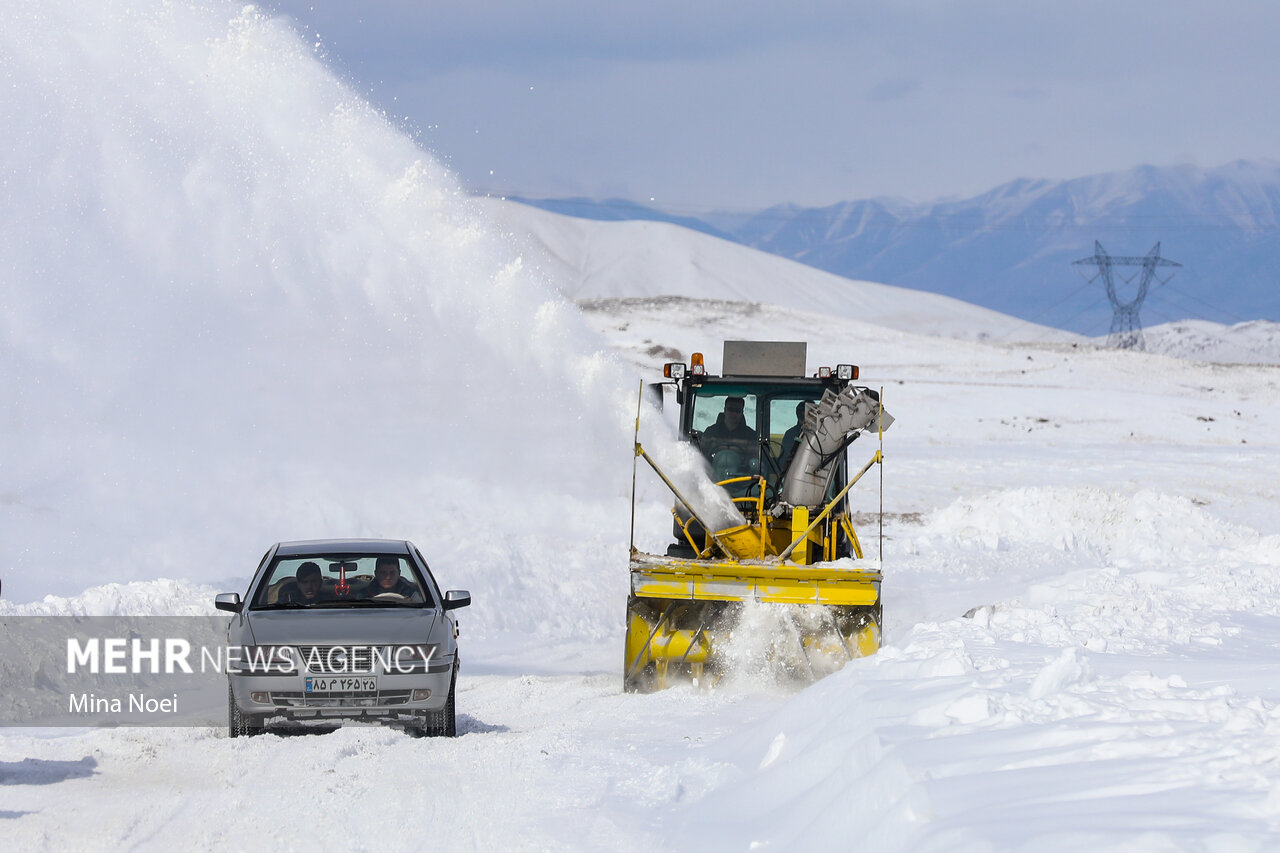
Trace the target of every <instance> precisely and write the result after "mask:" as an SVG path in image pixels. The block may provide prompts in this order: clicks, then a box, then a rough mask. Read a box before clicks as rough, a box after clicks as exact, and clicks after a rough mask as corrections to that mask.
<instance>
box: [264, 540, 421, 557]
mask: <svg viewBox="0 0 1280 853" xmlns="http://www.w3.org/2000/svg"><path fill="white" fill-rule="evenodd" d="M411 548H412V546H411V545H410V544H409V543H408V542H406V541H405V540H403V539H302V540H298V541H296V542H281V543H280V544H279V545H278V546H277V547H276V556H279V557H297V556H302V555H310V554H345V553H364V554H408V553H409V552H410V550H411Z"/></svg>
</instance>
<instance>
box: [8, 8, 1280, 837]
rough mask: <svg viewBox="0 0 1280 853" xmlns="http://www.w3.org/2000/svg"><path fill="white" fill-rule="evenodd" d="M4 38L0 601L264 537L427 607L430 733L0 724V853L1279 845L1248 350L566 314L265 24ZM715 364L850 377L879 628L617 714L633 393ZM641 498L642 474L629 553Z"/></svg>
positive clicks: (167, 575) (148, 580) (657, 306)
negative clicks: (872, 399) (403, 547)
mask: <svg viewBox="0 0 1280 853" xmlns="http://www.w3.org/2000/svg"><path fill="white" fill-rule="evenodd" d="M7 18H8V20H7V22H6V26H5V27H3V28H0V69H2V70H3V71H4V74H5V77H6V79H7V80H8V81H10V83H11V85H10V86H7V87H6V88H5V90H4V94H3V95H2V96H0V113H3V115H4V119H5V127H6V128H7V130H8V132H7V133H6V136H5V139H4V141H3V143H0V152H3V155H2V156H3V161H2V162H0V165H2V167H3V170H4V171H3V176H4V179H5V182H6V193H5V194H3V195H0V210H3V211H4V214H3V215H4V221H5V228H4V229H0V251H3V254H4V257H5V259H6V261H7V263H6V264H5V266H4V267H3V269H0V277H2V278H3V280H4V285H5V292H6V300H5V305H4V311H3V314H2V315H0V318H2V319H0V358H2V359H3V361H0V365H2V367H0V383H2V387H3V389H4V391H5V393H6V396H7V397H8V399H9V400H10V401H12V402H11V406H10V407H9V408H8V409H7V411H6V416H5V419H4V420H3V422H0V431H3V445H2V449H0V453H3V470H4V474H5V477H4V484H3V486H0V489H3V491H2V492H0V497H2V498H3V499H2V500H0V528H2V529H0V534H2V536H3V541H4V542H5V550H4V562H3V564H2V565H0V571H3V580H4V594H5V599H4V600H2V601H0V618H3V619H8V618H11V617H17V616H22V615H58V614H62V615H67V616H84V615H89V614H125V615H131V616H132V615H137V614H143V613H148V612H150V613H165V614H199V613H205V614H208V613H212V612H213V610H212V596H213V594H214V593H215V592H219V591H231V590H238V591H242V590H243V585H244V582H245V579H246V577H247V575H248V574H249V573H250V572H251V571H252V568H253V566H254V565H256V563H257V560H258V557H259V555H260V554H261V553H262V550H263V549H265V547H266V546H267V545H268V544H269V543H270V542H272V541H274V540H277V539H285V538H302V537H306V536H352V535H388V536H390V535H397V536H405V537H407V538H411V539H414V540H415V541H416V542H417V543H418V544H419V545H421V546H422V548H423V550H424V552H425V553H426V554H427V556H428V557H429V558H430V559H431V561H432V564H433V568H434V570H435V572H436V574H437V575H438V576H439V577H440V579H441V581H442V582H443V583H445V584H446V585H447V586H450V587H466V588H469V589H471V591H472V592H473V594H474V595H475V603H474V605H473V606H472V607H471V608H469V609H468V610H464V611H462V617H461V618H462V625H463V635H462V638H461V643H462V654H463V660H464V667H463V670H462V674H461V677H460V680H459V685H458V687H459V693H458V708H459V728H460V737H458V738H456V739H453V740H430V739H428V740H416V739H411V738H409V737H407V736H405V735H404V734H402V733H401V732H398V731H394V730H388V729H379V728H369V727H349V728H345V729H343V730H341V731H338V732H336V733H333V734H328V735H322V736H310V737H281V736H278V735H266V736H263V737H258V738H253V739H248V740H244V739H237V740H234V741H233V740H230V739H228V738H227V737H226V736H225V732H224V731H222V730H215V729H204V728H177V727H175V728H151V729H115V730H97V729H77V730H72V729H52V728H50V729H32V728H8V729H3V730H0V791H3V792H4V797H3V800H2V801H0V833H2V834H0V837H3V838H4V839H5V847H6V849H14V850H39V849H48V850H65V849H120V848H134V849H143V850H162V849H172V848H183V849H226V848H231V849H250V848H252V849H260V848H262V847H268V848H272V849H303V848H315V847H318V846H323V847H333V848H347V849H380V850H401V849H404V850H408V849H421V848H422V847H423V846H429V847H432V848H438V849H475V850H491V849H516V850H525V849H527V850H546V849H591V850H596V849H601V850H619V849H621V850H632V849H634V850H646V851H651V850H655V849H657V850H668V849H669V850H702V849H712V850H720V849H725V850H748V849H755V850H779V849H818V848H825V849H865V850H875V851H935V850H936V851H943V850H946V851H951V850H972V851H993V850H994V851H1003V850H1036V851H1041V850H1153V851H1154V850H1159V851H1164V850H1209V851H1219V850H1221V851H1236V850H1247V851H1266V850H1272V849H1276V848H1277V847H1280V664H1277V663H1276V661H1275V654H1274V649H1275V648H1276V646H1277V644H1280V522H1278V521H1277V514H1276V512H1275V509H1274V507H1275V505H1276V501H1277V497H1278V495H1277V491H1278V489H1280V487H1278V486H1277V478H1276V476H1275V471H1276V470H1278V469H1280V445H1278V440H1280V369H1278V368H1275V367H1269V366H1261V365H1225V364H1212V363H1211V364H1202V363H1195V362H1188V361H1185V360H1181V359H1177V358H1173V357H1169V356H1166V355H1159V354H1146V353H1126V352H1110V351H1103V350H1098V349H1095V348H1093V347H1090V346H1088V345H1086V344H1082V343H1079V342H1078V341H1074V340H1071V339H1053V340H1047V339H1046V340H1042V341H1040V342H1038V343H1026V342H1024V343H1008V342H1006V343H1001V344H995V343H990V342H987V343H983V342H980V341H979V340H975V339H976V338H980V337H981V335H980V334H972V335H964V336H962V337H964V338H966V339H958V338H957V337H954V336H952V337H948V336H936V335H925V334H919V333H918V331H919V330H916V331H913V330H912V328H911V324H910V323H909V322H905V321H904V322H901V323H899V322H889V321H887V320H885V317H887V316H889V315H891V314H894V313H895V312H896V313H898V314H900V315H901V316H902V317H903V318H907V320H909V318H910V316H911V314H912V312H913V311H915V310H920V311H921V312H922V314H923V313H925V309H924V308H921V307H920V306H921V305H922V303H920V302H918V301H916V295H915V294H906V293H900V294H899V295H900V297H901V301H900V302H899V303H898V304H897V305H896V306H895V305H894V304H893V303H894V299H893V295H894V291H893V289H890V288H886V289H884V290H882V291H881V290H877V293H878V294H880V296H881V298H883V300H884V305H885V311H884V312H883V313H881V314H875V315H874V316H872V313H873V312H868V313H867V314H866V316H864V317H862V319H857V318H851V317H850V315H849V314H846V313H844V312H840V311H836V310H835V309H834V308H833V307H832V306H831V305H830V304H828V303H813V304H812V305H811V307H818V308H821V309H822V313H806V312H805V310H804V306H803V305H796V304H793V303H791V302H788V301H786V300H778V301H780V302H786V304H785V305H782V306H779V305H774V304H770V303H769V301H768V300H765V299H763V298H762V297H761V296H760V294H759V293H758V292H757V291H755V290H751V291H750V292H744V293H743V294H739V295H737V296H734V295H733V294H731V293H725V292H724V291H722V290H714V289H713V288H711V287H710V285H708V290H707V292H705V293H702V292H700V291H698V290H697V288H698V286H699V284H700V283H701V282H702V281H703V280H704V279H702V278H699V277H698V276H696V275H693V274H692V273H689V274H688V275H689V277H688V278H687V279H685V280H683V283H682V284H681V288H684V290H683V292H680V291H677V292H674V293H652V294H634V293H622V294H604V293H595V294H587V293H578V292H572V282H570V283H568V284H566V283H564V282H561V281H558V280H557V279H556V278H555V276H556V275H558V273H556V272H555V271H554V270H549V269H547V270H542V271H539V270H536V269H533V267H535V266H538V265H540V264H542V263H543V262H542V261H540V260H537V259H534V260H532V261H527V262H522V261H521V260H520V258H519V250H518V249H516V248H513V241H510V240H506V239H503V238H501V237H495V236H493V232H492V231H491V230H490V228H489V226H488V225H487V224H486V219H485V215H486V214H484V213H483V212H480V211H477V210H475V209H473V208H472V207H471V206H470V205H469V204H468V203H467V202H466V201H465V200H463V199H461V197H460V196H459V194H458V193H457V192H456V190H455V189H454V187H453V184H452V183H451V181H450V179H449V177H448V175H447V174H445V173H444V172H443V170H442V169H441V168H440V167H439V166H438V165H437V164H436V163H435V162H434V161H433V160H432V159H431V158H430V157H428V156H427V155H425V154H423V153H422V152H421V151H419V150H417V149H415V148H414V146H413V145H412V144H411V143H410V142H409V141H407V140H405V139H403V138H402V137H400V136H399V135H397V134H396V133H395V132H394V131H393V130H392V129H390V128H389V127H388V126H387V124H386V123H385V122H384V121H383V120H382V119H381V118H380V117H378V116H377V115H375V114H373V113H372V112H371V111H369V109H368V108H367V107H366V106H364V105H363V104H362V103H361V102H360V101H359V99H358V98H356V97H355V96H354V95H352V94H351V93H350V92H349V91H348V90H346V89H345V88H343V86H342V85H341V84H340V83H338V82H337V81H336V80H335V79H334V78H333V77H332V75H331V74H330V73H329V72H327V71H326V70H325V69H324V68H323V66H322V65H321V64H320V62H318V61H317V60H316V59H315V58H314V57H313V56H312V55H311V53H312V52H311V49H310V48H309V47H308V46H307V44H305V43H304V42H303V41H302V40H300V39H299V38H298V37H297V36H295V35H294V34H292V33H291V32H289V31H288V30H287V29H286V28H285V27H284V26H283V24H281V23H277V22H274V21H272V20H271V19H270V18H269V17H267V16H264V15H262V14H260V13H258V12H256V11H253V10H252V9H243V10H242V9H240V8H238V7H232V6H228V5H225V4H222V3H219V2H206V3H199V4H170V3H160V2H142V3H137V2H134V3H131V4H127V5H126V4H124V3H120V2H114V0H106V2H98V3H87V2H74V1H73V0H53V2H49V0H43V2H39V3H36V2H22V0H19V2H17V3H16V4H15V7H14V9H12V10H10V12H9V13H8V14H7ZM500 227H501V228H509V223H508V224H507V225H502V226H500ZM665 233H667V234H668V235H671V234H673V233H674V232H670V231H668V232H665ZM652 245H653V247H654V251H655V252H656V253H659V254H661V253H664V252H665V253H666V254H669V255H670V256H671V257H672V258H676V259H677V261H675V262H677V263H679V260H678V259H679V258H681V257H684V258H685V259H686V260H688V259H689V257H690V255H689V252H690V251H691V250H689V249H688V247H687V246H682V244H681V243H680V242H679V241H678V240H674V239H673V240H668V241H667V242H665V243H664V242H662V241H661V240H655V242H654V243H653V244H652ZM731 249H732V247H728V246H727V244H725V246H724V247H719V246H718V247H717V249H716V252H717V253H718V254H715V255H711V254H698V255H697V265H706V269H707V276H706V277H707V279H712V278H716V279H721V280H723V279H727V278H732V279H735V280H746V279H747V277H748V276H749V274H750V273H751V271H752V270H754V269H757V266H758V264H759V263H760V257H761V256H759V255H758V253H748V252H745V251H744V250H733V251H731ZM735 251H736V252H737V254H735ZM682 252H683V253H684V254H683V255H682ZM685 266H686V268H687V269H688V268H695V267H696V265H695V264H694V263H693V261H692V260H690V261H689V263H688V264H686V265H685ZM600 280H601V281H603V280H604V279H603V278H601V279H600ZM757 281H758V280H757ZM557 288H559V289H561V290H564V291H565V292H569V293H570V295H571V296H573V297H574V298H576V299H580V300H584V302H583V308H584V310H582V311H581V312H580V313H579V312H578V311H577V310H576V309H575V308H574V307H573V305H572V304H570V303H567V302H564V301H562V300H561V299H560V298H559V297H557V296H556V295H555V293H554V290H555V289H557ZM690 295H702V296H716V297H718V299H719V301H716V300H708V299H699V300H696V301H695V300H691V299H687V298H679V297H681V296H690ZM609 296H611V297H612V298H604V297H609ZM591 297H596V298H591ZM628 297H629V298H628ZM730 297H731V298H730ZM930 310H931V309H930ZM957 310H958V309H957ZM987 313H989V312H987ZM980 319H981V315H980V314H970V315H965V319H964V321H963V324H964V325H969V324H976V325H974V329H975V330H978V331H981V329H982V327H981V324H980V323H979V320H980ZM940 322H941V320H940V319H939V318H938V315H936V314H930V315H928V316H927V317H924V318H922V321H921V324H920V330H928V331H940V330H939V329H938V328H937V327H936V324H937V323H940ZM941 331H943V332H944V333H945V330H941ZM987 331H988V332H990V334H989V340H1002V338H1001V337H1000V334H999V333H998V330H997V329H995V328H994V327H993V328H989V329H988V330H987ZM733 338H769V339H779V340H807V341H809V342H810V367H811V368H813V367H816V366H818V365H821V364H834V363H837V362H846V361H853V362H855V363H858V364H860V365H861V367H862V370H863V374H862V376H863V380H864V381H865V382H866V383H867V384H869V385H871V386H872V387H876V388H883V390H884V399H885V405H886V407H887V408H888V409H889V410H890V411H891V412H892V413H893V414H894V415H895V417H896V418H897V422H896V423H895V424H894V426H893V427H892V429H890V430H889V431H888V432H887V433H886V435H885V445H884V451H885V456H886V462H885V465H884V466H883V473H884V492H883V503H884V508H885V510H886V512H887V521H886V524H885V528H884V533H885V536H884V540H883V568H884V572H885V584H884V607H885V620H886V621H885V629H886V636H885V646H884V648H883V649H882V650H881V652H880V653H879V654H877V655H875V656H873V657H871V658H867V659H862V660H858V661H855V662H853V663H851V664H849V665H848V666H846V667H845V668H844V669H842V670H841V671H839V672H837V673H836V674H834V675H832V676H830V677H828V678H826V679H824V680H822V681H820V682H818V683H816V684H812V685H808V686H796V685H780V684H774V683H771V682H770V681H769V680H768V679H767V678H764V677H761V678H758V679H756V680H754V681H753V680H752V679H751V678H745V679H738V680H735V682H734V684H733V685H731V686H727V687H726V686H722V687H717V688H714V689H701V690H700V689H694V688H692V687H679V688H675V689H672V690H668V691H665V692H662V693H657V694H653V695H628V694H624V693H622V692H621V673H620V666H621V657H622V652H621V644H622V631H623V624H622V615H623V608H624V602H625V596H626V583H627V579H626V571H625V562H626V552H627V529H628V521H629V517H628V513H629V501H628V494H629V490H630V463H631V461H632V453H631V446H630V430H631V425H632V423H633V422H634V417H635V408H634V406H635V394H636V382H637V378H638V377H637V373H636V372H635V370H636V369H639V370H643V372H644V375H645V376H646V377H647V378H651V379H652V378H654V377H655V374H656V367H657V366H658V365H660V364H661V362H663V361H666V360H669V359H676V358H681V359H683V358H687V357H688V355H689V353H691V352H693V351H704V352H706V354H707V357H708V363H709V365H710V366H711V368H712V370H715V369H716V368H718V366H719V343H720V341H721V340H723V339H733ZM606 341H607V345H606V344H605V343H604V342H606ZM645 419H646V423H647V424H648V426H647V427H646V430H647V432H646V436H648V437H646V439H645V440H646V441H652V442H653V443H654V444H655V445H657V444H660V443H661V436H662V435H663V434H664V431H663V430H662V429H661V420H662V419H661V418H659V417H658V416H657V415H656V414H655V413H652V412H647V413H646V415H645ZM667 452H668V453H669V454H671V455H670V456H669V457H668V458H670V459H671V460H672V464H673V466H674V465H675V464H676V462H675V459H676V457H675V455H674V454H675V451H670V450H668V451H667ZM872 452H873V448H872V446H871V445H870V443H869V442H868V441H861V440H860V441H858V442H855V443H854V445H853V446H852V448H851V450H850V453H851V457H852V458H853V459H854V460H856V461H859V462H860V461H861V460H863V459H864V458H866V457H869V456H870V455H871V453H872ZM686 474H687V475H688V476H689V477H694V476H696V471H695V470H693V469H692V468H690V469H689V470H688V471H686ZM853 499H854V501H855V509H856V510H858V511H859V512H860V513H871V512H873V511H874V510H875V509H877V508H878V506H879V503H880V496H879V494H878V492H877V488H876V484H874V483H871V484H868V487H867V488H865V489H856V490H855V492H854V493H853ZM669 505H670V501H669V498H668V497H667V496H666V495H665V493H664V490H663V489H662V487H661V486H660V484H658V483H657V482H656V481H655V479H654V478H653V477H652V476H648V475H643V474H642V477H641V487H640V501H639V507H638V515H637V520H636V522H637V544H639V545H640V546H641V547H645V548H660V547H662V546H663V545H664V544H665V542H666V541H667V537H668V536H669V530H670V526H669V525H670V520H669V514H668V508H669ZM861 532H862V536H863V539H864V544H866V545H867V548H868V550H869V551H870V552H871V556H872V558H873V562H874V558H875V557H876V556H878V554H879V548H880V542H879V541H878V538H877V536H876V524H875V523H874V522H872V523H871V524H869V525H863V529H862V531H861Z"/></svg>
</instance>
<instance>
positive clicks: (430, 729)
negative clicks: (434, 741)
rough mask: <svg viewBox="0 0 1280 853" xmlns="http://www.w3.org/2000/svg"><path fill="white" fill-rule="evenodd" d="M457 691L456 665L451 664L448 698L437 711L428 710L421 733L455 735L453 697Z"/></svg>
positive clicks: (456, 720)
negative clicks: (451, 671)
mask: <svg viewBox="0 0 1280 853" xmlns="http://www.w3.org/2000/svg"><path fill="white" fill-rule="evenodd" d="M457 692H458V665H457V664H456V663H455V664H454V665H453V675H451V676H450V677H449V699H448V701H447V702H445V703H444V707H443V708H441V709H440V710H439V711H428V712H427V717H426V719H425V720H424V721H423V723H422V730H421V731H422V734H424V735H426V736H427V737H457V736H458V717H457V714H456V713H455V711H454V704H453V697H454V695H455V694H456V693H457Z"/></svg>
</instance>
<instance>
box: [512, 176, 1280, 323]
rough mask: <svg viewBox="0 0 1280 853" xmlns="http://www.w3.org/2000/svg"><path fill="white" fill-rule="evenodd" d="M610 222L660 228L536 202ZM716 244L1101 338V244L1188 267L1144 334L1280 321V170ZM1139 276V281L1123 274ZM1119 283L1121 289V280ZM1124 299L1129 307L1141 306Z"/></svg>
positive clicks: (785, 218) (1015, 196) (1076, 187)
mask: <svg viewBox="0 0 1280 853" xmlns="http://www.w3.org/2000/svg"><path fill="white" fill-rule="evenodd" d="M530 203H532V204H537V205H539V206H543V207H545V208H547V209H551V210H558V211H561V212H566V213H572V214H574V215H578V216H584V217H599V218H604V219H618V218H657V219H663V220H668V221H671V220H677V221H679V222H680V224H684V225H686V226H692V227H695V228H696V227H699V224H698V223H696V222H692V221H691V220H692V219H693V217H691V216H688V215H686V216H683V217H679V218H677V217H672V216H670V215H668V214H663V213H661V212H656V211H649V212H646V211H645V209H644V208H643V207H641V206H638V205H629V204H625V203H610V202H605V203H598V204H597V203H590V202H587V201H585V200H549V201H531V202H530ZM701 227H702V229H703V230H705V231H706V232H707V233H712V234H716V235H720V236H724V237H728V238H731V239H734V240H736V241H739V242H741V243H743V244H745V245H748V246H752V247H755V248H758V249H762V250H765V251H768V252H772V253H774V254H778V255H781V256H783V257H788V258H793V259H796V260H800V261H803V262H804V263H806V264H809V265H811V266H814V267H817V268H819V269H823V270H827V271H828V272H832V273H836V274H838V275H842V276H845V277H848V278H854V279H865V280H869V281H878V282H884V283H887V284H893V285H901V286H903V287H910V288H915V289H918V290H925V291H929V292H932V293H940V294H945V295H947V296H952V297H955V298H958V299H962V300H964V301H966V302H971V303H973V304H975V305H981V306H984V307H986V308H991V309H993V310H996V311H1000V312H1003V313H1006V314H1010V315H1012V316H1015V317H1019V318H1021V319H1024V320H1029V321H1032V322H1035V323H1039V324H1043V325H1048V326H1054V327H1056V328H1061V329H1067V330H1070V331H1074V332H1078V333H1080V334H1083V335H1088V336H1099V335H1103V334H1105V333H1106V332H1107V330H1108V329H1109V327H1110V323H1111V319H1112V316H1113V310H1112V308H1111V304H1110V302H1109V301H1108V299H1107V296H1106V293H1105V291H1104V289H1103V286H1102V284H1101V283H1100V282H1094V283H1093V284H1089V283H1087V282H1086V281H1085V279H1084V278H1083V277H1082V275H1081V274H1080V273H1081V271H1080V270H1078V269H1077V268H1074V267H1073V266H1072V262H1073V261H1076V260H1079V259H1081V258H1084V257H1087V256H1090V255H1092V254H1093V247H1094V242H1095V241H1098V242H1100V243H1101V244H1102V245H1103V247H1104V248H1105V249H1106V250H1107V251H1108V252H1109V253H1110V254H1112V255H1117V256H1139V255H1145V254H1146V253H1147V252H1148V251H1149V250H1150V249H1151V248H1152V246H1153V245H1154V244H1156V243H1157V242H1158V243H1160V244H1161V253H1162V256H1163V257H1166V258H1169V259H1171V260H1174V261H1176V262H1178V263H1181V264H1182V268H1181V269H1180V270H1178V271H1177V273H1176V275H1175V276H1174V277H1173V279H1172V280H1170V281H1169V283H1168V284H1166V285H1164V286H1162V287H1158V288H1156V289H1154V290H1153V291H1152V292H1151V293H1150V294H1149V295H1148V297H1147V299H1146V301H1145V302H1144V304H1143V306H1142V309H1141V317H1142V320H1143V322H1144V324H1145V325H1148V326H1154V325H1160V324H1162V323H1166V322H1171V321H1177V320H1184V319H1202V320H1209V321H1213V322H1217V323H1221V324H1226V325H1232V324H1235V323H1239V322H1245V321H1249V320H1257V319H1265V320H1272V321H1276V320H1280V288H1277V286H1276V282H1277V280H1280V163H1276V162H1271V161H1263V162H1246V161H1239V162H1235V163H1230V164H1227V165H1225V166H1221V167H1218V168H1212V169H1204V168H1199V167H1194V166H1173V167H1152V166H1142V167H1137V168H1133V169H1130V170H1128V171H1124V172H1118V173H1111V174H1103V175H1093V176H1090V177H1084V178H1078V179H1073V180H1067V181H1044V180H1017V181H1012V182H1010V183H1007V184H1004V185H1002V186H999V187H996V188H994V189H992V190H991V191H989V192H987V193H984V194H982V195H979V196H976V197H974V198H968V199H953V200H944V201H938V202H932V203H927V204H913V203H907V202H902V201H896V200H892V199H868V200H861V201H850V202H845V203H842V204H836V205H831V206H828V207H822V208H798V207H795V206H791V205H780V206H776V207H771V208H768V209H766V210H763V211H759V212H758V213H756V214H754V215H749V216H747V215H740V214H716V213H709V214H705V215H703V216H702V217H701ZM1117 272H1118V273H1119V274H1122V275H1123V277H1129V276H1131V275H1132V273H1133V269H1132V268H1130V269H1128V270H1118V271H1117ZM1117 281H1118V282H1120V281H1122V278H1121V277H1118V278H1117ZM1135 290H1136V284H1135V285H1134V287H1132V288H1130V289H1129V290H1125V289H1124V287H1123V286H1122V288H1121V293H1120V294H1119V295H1120V298H1121V301H1122V302H1127V301H1130V300H1131V299H1132V298H1133V296H1135V295H1136V293H1135V292H1134V291H1135Z"/></svg>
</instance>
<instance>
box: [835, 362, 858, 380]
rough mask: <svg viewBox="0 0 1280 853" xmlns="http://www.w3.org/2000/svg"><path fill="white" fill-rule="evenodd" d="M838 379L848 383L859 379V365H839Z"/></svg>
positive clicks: (837, 368)
mask: <svg viewBox="0 0 1280 853" xmlns="http://www.w3.org/2000/svg"><path fill="white" fill-rule="evenodd" d="M836 378H837V379H843V380H844V381H846V382H848V381H850V380H853V379H857V378H858V365H856V364H837V365H836Z"/></svg>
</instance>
